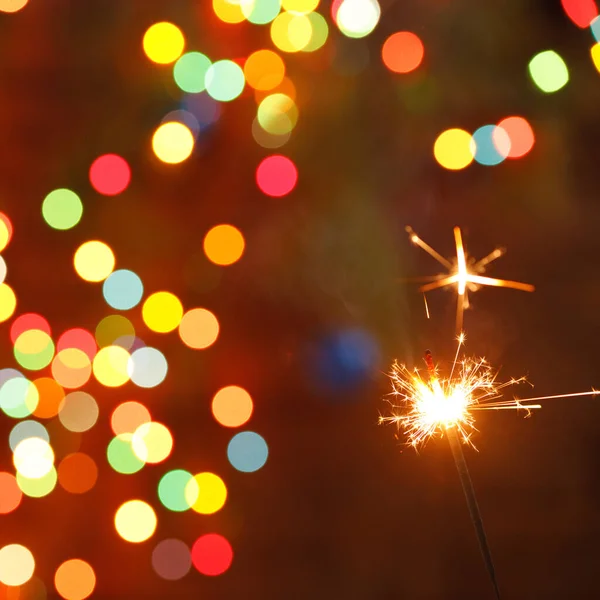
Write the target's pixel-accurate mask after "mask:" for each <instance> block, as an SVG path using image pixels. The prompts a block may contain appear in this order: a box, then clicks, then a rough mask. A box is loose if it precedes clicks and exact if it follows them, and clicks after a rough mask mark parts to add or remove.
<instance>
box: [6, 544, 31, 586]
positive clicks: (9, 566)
mask: <svg viewBox="0 0 600 600" xmlns="http://www.w3.org/2000/svg"><path fill="white" fill-rule="evenodd" d="M34 570H35V559H34V558H33V554H32V553H31V551H30V550H29V549H28V548H25V546H21V544H9V545H8V546H4V547H3V548H0V583H3V584H4V585H8V586H18V585H23V584H24V583H27V582H28V581H29V580H30V579H31V577H32V575H33V571H34Z"/></svg>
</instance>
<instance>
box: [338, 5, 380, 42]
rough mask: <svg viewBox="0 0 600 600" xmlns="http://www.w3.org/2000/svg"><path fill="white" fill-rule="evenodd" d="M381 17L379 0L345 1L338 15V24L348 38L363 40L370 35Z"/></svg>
mask: <svg viewBox="0 0 600 600" xmlns="http://www.w3.org/2000/svg"><path fill="white" fill-rule="evenodd" d="M380 17H381V7H380V6H379V2H377V0H344V1H343V2H342V3H341V5H340V7H339V8H338V10H337V13H336V19H335V21H336V23H337V26H338V27H339V29H340V31H341V32H342V33H343V34H344V35H345V36H347V37H351V38H362V37H365V36H367V35H369V34H370V33H371V32H372V31H373V30H374V29H375V27H377V23H379V18H380Z"/></svg>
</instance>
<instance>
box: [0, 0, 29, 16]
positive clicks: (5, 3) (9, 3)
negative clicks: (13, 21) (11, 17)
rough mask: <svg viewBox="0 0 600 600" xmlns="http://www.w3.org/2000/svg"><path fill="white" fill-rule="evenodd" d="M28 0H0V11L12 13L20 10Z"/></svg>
mask: <svg viewBox="0 0 600 600" xmlns="http://www.w3.org/2000/svg"><path fill="white" fill-rule="evenodd" d="M28 2H29V0H0V11H2V12H5V13H14V12H18V11H19V10H21V9H22V8H23V7H24V6H26V4H27V3H28Z"/></svg>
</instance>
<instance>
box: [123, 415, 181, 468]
mask: <svg viewBox="0 0 600 600" xmlns="http://www.w3.org/2000/svg"><path fill="white" fill-rule="evenodd" d="M131 447H132V449H133V453H134V454H135V455H136V456H137V457H138V458H139V459H140V460H141V461H144V462H145V463H151V464H156V463H160V462H162V461H163V460H166V459H167V458H168V457H169V455H170V454H171V450H173V436H172V435H171V432H170V431H169V429H168V428H167V427H166V426H165V425H163V424H162V423H157V422H156V421H150V423H144V424H143V425H140V426H139V427H138V428H137V429H136V430H135V432H134V434H133V437H132V438H131Z"/></svg>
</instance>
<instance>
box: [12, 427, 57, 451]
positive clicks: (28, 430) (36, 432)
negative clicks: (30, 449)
mask: <svg viewBox="0 0 600 600" xmlns="http://www.w3.org/2000/svg"><path fill="white" fill-rule="evenodd" d="M33 437H37V438H40V439H42V440H44V441H45V442H48V443H49V442H50V436H49V435H48V430H47V429H46V428H45V427H44V426H43V425H42V424H41V423H39V422H38V421H31V420H27V421H21V422H20V423H17V424H16V425H15V426H14V427H13V428H12V429H11V430H10V434H9V436H8V445H9V446H10V449H11V450H12V451H13V452H14V451H15V448H16V447H17V446H18V445H19V444H20V443H21V442H22V441H23V440H26V439H28V438H33Z"/></svg>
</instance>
